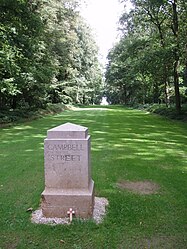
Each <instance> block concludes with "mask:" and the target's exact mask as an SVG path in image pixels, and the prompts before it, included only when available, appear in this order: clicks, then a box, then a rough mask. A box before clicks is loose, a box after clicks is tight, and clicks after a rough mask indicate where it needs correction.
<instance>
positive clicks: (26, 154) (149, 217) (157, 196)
mask: <svg viewBox="0 0 187 249" xmlns="http://www.w3.org/2000/svg"><path fill="white" fill-rule="evenodd" d="M66 122H71V123H75V124H79V125H83V126H86V127H88V129H89V133H90V135H91V139H92V150H91V162H92V178H93V180H94V181H95V195H96V196H98V197H106V198H107V199H108V201H109V206H108V207H107V214H106V216H105V218H104V221H103V223H102V224H99V225H96V224H95V223H94V222H93V221H92V220H89V221H86V222H85V221H84V222H83V221H80V220H74V221H73V223H72V224H71V225H58V226H49V225H36V224H32V223H31V221H30V217H31V214H30V213H29V212H26V211H27V209H28V208H31V207H32V208H33V210H35V209H38V207H39V205H40V195H41V192H42V191H43V189H44V161H43V140H44V138H45V137H46V133H47V130H48V129H50V128H52V127H55V126H58V125H60V124H63V123H66ZM0 139H1V143H0V249H12V248H16V249H37V248H39V249H43V248H45V249H47V248H49V249H53V248H54V249H58V248H63V249H139V248H140V249H145V248H147V249H148V248H149V249H152V248H153V249H175V248H176V249H185V248H186V246H187V195H186V189H187V123H181V122H177V121H171V120H168V119H164V118H161V117H159V116H156V115H153V114H149V113H146V112H143V111H139V110H130V109H126V108H123V107H114V106H108V107H106V108H84V109H83V108H82V109H77V110H74V111H73V110H72V111H64V112H62V113H60V114H57V115H55V116H45V117H44V118H41V119H38V120H34V121H28V122H25V123H21V124H17V125H15V126H12V127H6V128H1V129H0ZM122 181H133V182H134V181H150V182H153V183H155V184H157V185H159V190H158V191H157V192H156V193H154V194H150V195H145V194H139V193H134V192H131V191H128V190H126V189H122V188H120V187H119V184H118V183H119V182H122Z"/></svg>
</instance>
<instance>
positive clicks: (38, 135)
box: [32, 134, 45, 138]
mask: <svg viewBox="0 0 187 249" xmlns="http://www.w3.org/2000/svg"><path fill="white" fill-rule="evenodd" d="M32 137H37V138H44V137H45V135H42V134H37V135H32Z"/></svg>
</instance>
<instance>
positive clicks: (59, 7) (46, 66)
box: [0, 0, 102, 110]
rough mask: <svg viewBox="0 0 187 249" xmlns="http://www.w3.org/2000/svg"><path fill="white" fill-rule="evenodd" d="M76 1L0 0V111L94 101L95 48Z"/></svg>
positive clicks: (98, 76) (98, 77) (97, 89)
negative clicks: (48, 104) (49, 104)
mask: <svg viewBox="0 0 187 249" xmlns="http://www.w3.org/2000/svg"><path fill="white" fill-rule="evenodd" d="M78 7H79V2H77V1H76V0H48V1H47V0H1V1H0V109H1V110H4V109H6V110H8V109H19V108H23V107H24V108H28V109H29V108H43V107H45V106H46V104H47V103H65V104H66V103H81V104H90V103H91V104H93V103H99V102H100V99H101V86H102V73H101V67H100V65H99V62H98V48H97V45H96V43H95V42H94V40H93V38H92V35H91V30H90V28H89V27H88V25H87V24H86V23H85V22H84V20H83V18H82V17H81V15H80V13H79V11H78Z"/></svg>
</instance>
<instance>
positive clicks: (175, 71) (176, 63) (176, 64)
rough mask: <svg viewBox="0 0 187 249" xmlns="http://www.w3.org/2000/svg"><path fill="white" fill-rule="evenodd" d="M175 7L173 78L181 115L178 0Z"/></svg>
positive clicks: (177, 104)
mask: <svg viewBox="0 0 187 249" xmlns="http://www.w3.org/2000/svg"><path fill="white" fill-rule="evenodd" d="M172 7H173V28H172V29H173V34H174V37H175V49H174V58H175V61H174V67H173V77H174V87H175V105H176V111H177V113H178V114H179V113H180V112H181V101H180V92H179V74H178V67H179V41H178V29H179V24H178V13H177V0H174V1H173V3H172Z"/></svg>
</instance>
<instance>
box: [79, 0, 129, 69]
mask: <svg viewBox="0 0 187 249" xmlns="http://www.w3.org/2000/svg"><path fill="white" fill-rule="evenodd" d="M86 3H87V4H86V6H84V7H83V8H82V11H81V12H82V15H83V17H84V18H85V19H86V20H87V22H88V23H89V25H90V26H91V28H92V29H93V32H94V34H95V36H96V41H97V43H98V45H99V48H100V54H101V62H102V63H103V64H105V63H106V56H107V54H108V50H109V49H110V48H112V45H113V44H114V42H115V41H116V40H117V34H118V32H117V26H118V20H119V16H120V15H121V13H122V11H123V10H124V3H122V4H120V2H119V0H86ZM130 6H131V5H130V3H126V10H129V8H130Z"/></svg>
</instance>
